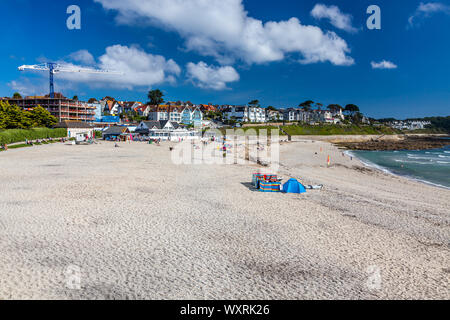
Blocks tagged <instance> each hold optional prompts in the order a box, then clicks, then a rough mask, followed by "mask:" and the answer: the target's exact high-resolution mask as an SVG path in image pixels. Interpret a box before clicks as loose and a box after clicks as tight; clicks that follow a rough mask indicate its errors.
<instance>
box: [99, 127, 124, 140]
mask: <svg viewBox="0 0 450 320" xmlns="http://www.w3.org/2000/svg"><path fill="white" fill-rule="evenodd" d="M129 133H130V131H129V130H128V128H127V127H120V126H112V127H109V128H108V129H106V130H105V131H103V134H102V136H103V140H114V139H117V138H120V137H121V136H124V135H126V134H129Z"/></svg>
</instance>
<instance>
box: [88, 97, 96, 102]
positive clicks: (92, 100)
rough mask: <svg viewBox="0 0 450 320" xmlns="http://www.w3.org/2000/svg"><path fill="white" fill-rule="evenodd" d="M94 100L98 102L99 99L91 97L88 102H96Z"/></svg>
mask: <svg viewBox="0 0 450 320" xmlns="http://www.w3.org/2000/svg"><path fill="white" fill-rule="evenodd" d="M94 102H97V99H95V98H90V99H89V101H88V103H94Z"/></svg>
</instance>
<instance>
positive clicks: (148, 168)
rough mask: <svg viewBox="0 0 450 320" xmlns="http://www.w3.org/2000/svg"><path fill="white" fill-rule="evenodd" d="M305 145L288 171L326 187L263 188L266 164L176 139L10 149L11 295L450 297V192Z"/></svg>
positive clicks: (2, 274) (6, 261)
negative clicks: (180, 159)
mask: <svg viewBox="0 0 450 320" xmlns="http://www.w3.org/2000/svg"><path fill="white" fill-rule="evenodd" d="M295 140H296V141H295V142H292V143H284V144H283V145H282V146H281V156H280V163H281V167H280V176H281V177H282V178H284V181H286V179H288V178H290V177H293V178H297V179H299V180H300V181H302V182H304V183H305V184H323V185H324V186H325V188H324V190H322V191H309V192H308V193H306V194H305V195H292V194H281V193H261V192H257V191H255V190H253V189H252V188H251V187H249V184H250V182H251V174H252V173H253V172H255V171H256V170H258V166H257V165H242V164H239V165H228V166H223V165H222V166H219V165H206V164H199V165H175V164H173V163H172V161H171V153H170V151H169V147H168V145H167V144H162V145H161V146H160V147H158V146H155V145H147V144H143V143H131V144H130V143H121V144H120V148H114V144H113V143H107V142H100V143H99V144H96V145H90V146H71V145H63V144H55V145H45V146H39V147H33V148H25V149H17V150H9V151H7V152H2V153H0V193H1V198H0V300H2V299H449V298H450V290H449V280H450V259H449V258H450V255H449V253H450V252H449V251H450V250H449V240H450V191H449V190H446V189H441V188H437V187H433V186H428V185H425V184H421V183H418V182H415V181H411V180H408V179H406V178H402V177H397V176H393V175H389V174H385V173H383V172H380V171H376V170H373V169H370V168H366V167H364V165H363V164H362V163H361V162H359V161H358V160H357V159H355V158H353V159H350V157H348V156H344V155H343V154H342V151H340V150H338V149H337V148H336V147H334V146H333V145H331V144H330V143H328V142H325V141H313V140H311V139H310V138H302V139H300V138H296V139H295ZM321 150H322V152H321ZM316 153H317V154H316ZM328 155H330V157H331V160H332V165H331V167H329V168H327V163H326V162H327V157H328ZM74 266H75V267H76V268H79V275H80V279H81V288H79V289H78V288H75V289H74V288H73V287H71V286H70V285H68V283H67V277H68V275H67V270H68V268H69V269H70V268H73V267H74Z"/></svg>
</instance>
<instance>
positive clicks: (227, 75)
mask: <svg viewBox="0 0 450 320" xmlns="http://www.w3.org/2000/svg"><path fill="white" fill-rule="evenodd" d="M186 68H187V75H188V77H189V79H190V80H191V81H192V82H193V83H194V85H196V86H198V87H200V88H205V89H214V90H223V89H227V83H228V82H235V81H238V80H239V78H240V77H239V74H238V73H237V71H236V70H235V69H234V68H233V67H230V66H225V67H215V66H208V65H207V64H206V63H205V62H202V61H201V62H199V63H197V64H194V63H192V62H189V63H188V64H187V66H186Z"/></svg>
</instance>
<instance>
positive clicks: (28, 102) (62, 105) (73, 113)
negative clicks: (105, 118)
mask: <svg viewBox="0 0 450 320" xmlns="http://www.w3.org/2000/svg"><path fill="white" fill-rule="evenodd" d="M7 101H8V102H9V104H11V105H17V106H19V107H21V108H23V109H25V110H32V109H33V108H35V107H37V106H41V107H43V108H45V109H47V110H48V111H49V112H50V113H51V114H52V116H54V117H56V118H57V119H58V121H59V122H61V121H65V120H74V121H83V122H94V120H95V107H93V106H92V105H89V104H88V103H87V102H82V101H78V100H73V99H68V98H66V97H64V96H63V95H62V94H60V93H55V97H54V98H50V96H49V95H46V96H29V97H25V98H19V99H13V98H11V99H8V100H7Z"/></svg>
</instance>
